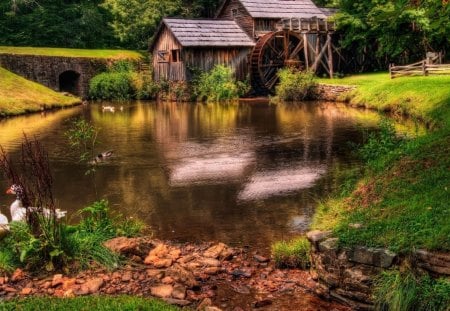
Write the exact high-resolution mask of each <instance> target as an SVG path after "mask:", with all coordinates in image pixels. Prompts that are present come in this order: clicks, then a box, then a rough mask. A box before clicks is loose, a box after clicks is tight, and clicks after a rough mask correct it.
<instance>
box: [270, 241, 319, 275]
mask: <svg viewBox="0 0 450 311" xmlns="http://www.w3.org/2000/svg"><path fill="white" fill-rule="evenodd" d="M309 250H310V244H309V242H308V240H307V239H306V238H305V237H299V238H295V239H292V240H290V241H279V242H275V243H274V244H273V245H272V257H273V258H274V261H275V265H276V266H277V267H279V268H302V269H306V268H308V267H309V265H310V260H309Z"/></svg>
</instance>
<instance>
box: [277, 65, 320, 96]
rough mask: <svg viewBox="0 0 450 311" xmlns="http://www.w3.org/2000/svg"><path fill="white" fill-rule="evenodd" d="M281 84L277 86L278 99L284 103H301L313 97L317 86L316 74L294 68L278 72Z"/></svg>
mask: <svg viewBox="0 0 450 311" xmlns="http://www.w3.org/2000/svg"><path fill="white" fill-rule="evenodd" d="M278 76H279V78H280V82H279V83H278V85H277V86H276V91H275V93H276V98H277V99H279V100H283V101H301V100H305V99H308V97H311V95H312V93H313V91H314V88H315V86H316V80H315V76H314V73H312V72H309V71H306V72H303V71H300V70H297V69H294V68H284V69H281V70H279V71H278Z"/></svg>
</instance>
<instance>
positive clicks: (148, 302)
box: [0, 296, 180, 311]
mask: <svg viewBox="0 0 450 311" xmlns="http://www.w3.org/2000/svg"><path fill="white" fill-rule="evenodd" d="M0 310H2V311H3V310H4V311H10V310H11V311H12V310H17V311H90V310H96V311H135V310H140V311H147V310H148V311H176V310H180V309H179V308H177V307H174V306H171V305H168V304H166V303H164V302H162V301H159V300H156V299H145V298H138V297H131V296H118V297H105V296H88V297H77V298H70V299H67V298H66V299H60V298H39V297H34V298H28V299H21V300H13V301H9V302H0Z"/></svg>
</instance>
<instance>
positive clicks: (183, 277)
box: [166, 264, 198, 288]
mask: <svg viewBox="0 0 450 311" xmlns="http://www.w3.org/2000/svg"><path fill="white" fill-rule="evenodd" d="M166 276H171V277H172V278H173V279H174V280H176V281H178V282H181V283H183V284H185V285H186V286H187V287H189V288H192V287H194V286H196V285H197V284H198V283H197V281H196V280H195V277H194V274H193V273H192V272H191V271H189V270H187V269H186V268H184V267H182V266H181V265H179V264H174V265H173V266H172V267H170V268H169V269H167V270H166Z"/></svg>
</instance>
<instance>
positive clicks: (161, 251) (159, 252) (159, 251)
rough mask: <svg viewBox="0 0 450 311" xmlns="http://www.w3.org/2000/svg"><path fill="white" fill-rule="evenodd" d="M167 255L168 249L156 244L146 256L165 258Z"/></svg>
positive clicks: (163, 245) (162, 244) (165, 246)
mask: <svg viewBox="0 0 450 311" xmlns="http://www.w3.org/2000/svg"><path fill="white" fill-rule="evenodd" d="M168 253H169V248H168V247H167V245H165V244H164V243H161V244H158V245H157V246H156V247H155V248H154V249H152V250H151V251H150V252H149V253H148V256H149V257H150V256H156V257H159V258H163V257H165V256H166V255H167V254H168Z"/></svg>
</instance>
